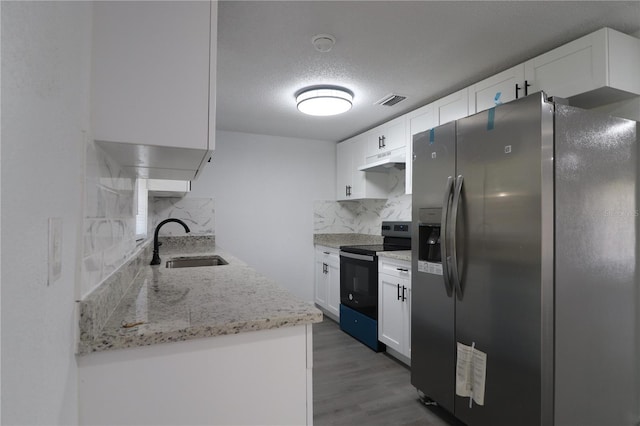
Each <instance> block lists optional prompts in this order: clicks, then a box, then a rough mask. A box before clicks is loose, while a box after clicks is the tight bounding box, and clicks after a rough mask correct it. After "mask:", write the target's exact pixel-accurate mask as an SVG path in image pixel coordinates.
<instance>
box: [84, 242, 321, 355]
mask: <svg viewBox="0 0 640 426" xmlns="http://www.w3.org/2000/svg"><path fill="white" fill-rule="evenodd" d="M164 248H165V247H163V248H161V250H160V257H161V258H162V264H161V265H158V266H149V265H144V266H142V267H141V270H140V272H139V274H138V275H137V277H136V278H135V280H134V281H133V283H132V284H131V286H130V288H129V289H128V290H127V292H126V294H125V295H124V296H123V298H122V300H121V301H120V303H119V304H118V305H117V307H116V308H115V311H114V312H113V313H112V314H111V315H110V316H109V319H108V320H107V321H106V323H105V324H104V327H102V328H101V330H99V332H97V333H96V335H95V336H91V337H92V338H91V339H90V341H89V342H88V343H86V342H85V344H81V345H80V347H79V354H86V353H90V352H97V351H104V350H110V349H120V348H130V347H136V346H147V345H154V344H158V343H165V342H175V341H182V340H189V339H195V338H203V337H212V336H219V335H225V334H236V333H242V332H246V331H256V330H265V329H272V328H278V327H284V326H295V325H302V324H311V323H316V322H320V321H322V313H321V312H320V311H319V310H318V309H316V308H315V307H314V306H313V305H312V304H310V303H307V302H304V301H301V300H299V299H297V298H296V297H294V296H292V295H291V294H290V293H289V292H288V291H287V290H285V289H283V288H282V287H280V286H279V285H278V284H276V283H275V282H274V281H272V280H270V279H268V278H266V277H264V276H262V275H260V274H259V273H258V272H256V271H255V270H254V269H252V268H251V267H249V266H247V265H246V264H245V263H244V262H242V261H241V260H239V259H237V258H236V257H234V256H233V255H231V254H230V253H227V252H225V251H223V250H221V249H219V248H217V247H216V248H209V250H208V251H200V252H198V253H197V254H194V253H193V252H190V253H188V252H184V253H181V252H180V250H179V248H178V249H174V250H164V251H163V249H164ZM183 255H188V256H195V255H197V256H208V255H219V256H221V257H222V258H224V259H225V260H227V261H228V262H229V264H228V265H220V266H213V267H196V268H175V269H169V268H166V267H165V263H166V261H167V260H170V259H172V258H176V257H181V256H183ZM147 262H148V260H147Z"/></svg>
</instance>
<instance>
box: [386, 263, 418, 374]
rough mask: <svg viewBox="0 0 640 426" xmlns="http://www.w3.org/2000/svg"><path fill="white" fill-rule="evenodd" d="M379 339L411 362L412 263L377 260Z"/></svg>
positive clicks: (389, 350) (393, 353)
mask: <svg viewBox="0 0 640 426" xmlns="http://www.w3.org/2000/svg"><path fill="white" fill-rule="evenodd" d="M378 277H379V278H378V340H379V341H381V342H382V343H384V344H385V345H387V352H388V353H389V354H390V355H393V356H395V357H396V358H398V359H399V360H401V361H403V362H405V363H409V362H410V359H411V264H410V263H409V262H405V261H400V260H392V259H386V258H382V257H381V258H379V259H378Z"/></svg>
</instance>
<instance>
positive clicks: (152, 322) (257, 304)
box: [77, 237, 322, 425]
mask: <svg viewBox="0 0 640 426" xmlns="http://www.w3.org/2000/svg"><path fill="white" fill-rule="evenodd" d="M182 241H183V242H184V241H191V242H194V241H195V242H196V245H198V244H197V243H198V237H189V238H188V239H187V238H184V239H183V240H182ZM205 242H206V241H205ZM210 255H217V256H220V257H222V258H223V259H224V260H226V261H228V262H229V264H228V265H219V266H206V267H192V268H175V269H170V268H167V267H166V266H165V265H166V262H167V261H168V260H171V259H173V258H177V257H182V256H189V257H200V256H210ZM160 257H161V259H162V263H161V264H160V265H157V266H150V265H149V264H148V263H149V261H150V259H151V250H150V247H149V244H145V246H144V247H143V248H141V249H140V251H139V253H138V254H137V255H136V256H134V258H133V259H132V260H130V261H129V262H128V263H127V264H126V265H123V267H122V268H120V270H119V271H118V272H117V273H115V274H114V277H113V279H111V280H109V281H108V282H105V283H104V284H102V285H101V287H99V288H98V289H96V290H95V291H94V292H93V293H92V294H90V295H89V296H88V297H87V298H85V299H84V300H82V301H81V302H80V329H81V330H80V331H81V343H80V346H79V350H78V357H77V362H78V383H79V392H78V395H79V400H80V424H86V425H89V424H110V425H131V424H182V425H202V424H210V425H228V424H282V425H284V424H291V425H294V424H295V425H299V424H312V422H313V410H312V407H313V393H312V390H313V382H312V380H313V375H312V368H313V346H312V341H313V334H312V327H311V326H312V324H313V323H316V322H320V321H322V313H321V312H320V311H319V310H317V309H316V308H315V307H313V305H311V304H310V303H307V302H304V301H301V300H299V299H297V298H296V297H294V296H293V295H291V294H290V293H289V292H288V291H286V290H285V289H283V288H282V287H280V286H279V285H278V284H277V283H275V282H274V281H272V280H270V279H268V278H266V277H264V276H262V275H260V274H259V273H258V272H256V271H255V270H254V269H253V268H251V267H249V266H248V265H247V264H246V263H244V262H243V261H241V260H240V259H238V258H236V257H235V256H233V255H232V254H230V253H228V252H226V251H224V250H221V249H220V248H218V247H215V246H214V245H213V244H210V243H209V242H206V244H205V245H204V246H201V247H197V248H196V249H194V247H193V246H188V245H187V246H182V245H181V244H177V245H176V244H173V243H172V242H171V241H167V240H165V241H164V245H163V246H162V247H161V248H160ZM127 281H128V283H127ZM265 395H267V396H268V397H267V398H265ZM107 400H108V401H109V403H105V401H107ZM247 401H251V409H249V410H247V409H246V407H247ZM114 407H117V409H114Z"/></svg>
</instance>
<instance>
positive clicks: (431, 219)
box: [418, 208, 442, 275]
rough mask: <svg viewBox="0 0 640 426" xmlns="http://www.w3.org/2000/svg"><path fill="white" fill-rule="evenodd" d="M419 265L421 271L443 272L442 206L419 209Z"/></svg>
mask: <svg viewBox="0 0 640 426" xmlns="http://www.w3.org/2000/svg"><path fill="white" fill-rule="evenodd" d="M418 214H419V218H418V267H419V269H420V270H422V269H424V270H423V271H421V272H429V273H436V274H438V275H440V274H441V271H442V266H441V265H442V256H441V251H440V238H441V236H440V225H441V220H442V209H441V208H430V209H428V208H423V209H419V210H418Z"/></svg>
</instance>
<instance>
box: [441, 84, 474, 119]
mask: <svg viewBox="0 0 640 426" xmlns="http://www.w3.org/2000/svg"><path fill="white" fill-rule="evenodd" d="M434 108H435V112H436V116H437V117H438V124H445V123H448V122H450V121H453V120H458V119H459V118H464V117H467V116H469V89H468V88H464V89H462V90H459V91H457V92H455V93H452V94H450V95H449V96H445V97H444V98H442V99H438V100H437V101H435V102H434Z"/></svg>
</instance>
